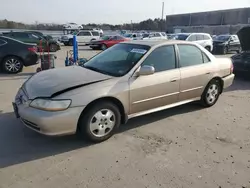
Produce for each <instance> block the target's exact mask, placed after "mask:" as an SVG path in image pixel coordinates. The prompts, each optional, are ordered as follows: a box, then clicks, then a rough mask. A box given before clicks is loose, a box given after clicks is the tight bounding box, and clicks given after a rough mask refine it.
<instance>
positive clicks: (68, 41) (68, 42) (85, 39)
mask: <svg viewBox="0 0 250 188" xmlns="http://www.w3.org/2000/svg"><path fill="white" fill-rule="evenodd" d="M73 36H74V35H73V34H69V35H63V36H62V37H61V39H60V42H62V43H63V44H64V45H65V46H72V45H73ZM99 39H100V33H99V32H98V31H89V30H80V31H78V32H77V33H76V40H77V42H78V44H89V43H90V42H91V41H93V40H99Z"/></svg>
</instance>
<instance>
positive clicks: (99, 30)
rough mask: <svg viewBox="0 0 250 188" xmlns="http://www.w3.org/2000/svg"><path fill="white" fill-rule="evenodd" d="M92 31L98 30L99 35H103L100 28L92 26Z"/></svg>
mask: <svg viewBox="0 0 250 188" xmlns="http://www.w3.org/2000/svg"><path fill="white" fill-rule="evenodd" d="M93 31H97V32H99V33H100V34H101V35H103V30H102V29H100V28H93Z"/></svg>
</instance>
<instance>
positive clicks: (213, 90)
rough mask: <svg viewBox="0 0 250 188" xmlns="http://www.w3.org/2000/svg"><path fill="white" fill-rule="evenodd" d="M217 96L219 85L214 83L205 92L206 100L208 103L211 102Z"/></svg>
mask: <svg viewBox="0 0 250 188" xmlns="http://www.w3.org/2000/svg"><path fill="white" fill-rule="evenodd" d="M218 96H219V87H218V86H217V85H216V84H212V85H210V86H209V88H208V90H207V94H206V100H207V102H208V103H209V104H213V103H214V102H215V101H216V100H217V98H218Z"/></svg>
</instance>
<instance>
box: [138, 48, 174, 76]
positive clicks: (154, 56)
mask: <svg viewBox="0 0 250 188" xmlns="http://www.w3.org/2000/svg"><path fill="white" fill-rule="evenodd" d="M142 65H149V66H153V67H154V68H155V72H161V71H166V70H171V69H175V67H176V66H175V50H174V46H162V47H159V48H157V49H155V50H154V51H153V52H152V53H151V54H150V55H149V56H148V57H147V58H146V59H145V61H144V62H143V63H142Z"/></svg>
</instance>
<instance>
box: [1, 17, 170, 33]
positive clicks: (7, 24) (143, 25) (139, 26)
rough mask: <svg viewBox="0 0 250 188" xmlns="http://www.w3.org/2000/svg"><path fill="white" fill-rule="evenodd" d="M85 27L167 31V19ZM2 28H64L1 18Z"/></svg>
mask: <svg viewBox="0 0 250 188" xmlns="http://www.w3.org/2000/svg"><path fill="white" fill-rule="evenodd" d="M82 26H83V28H85V29H92V28H101V29H103V30H151V31H166V21H165V20H163V19H159V18H156V19H154V20H153V19H148V20H144V21H142V22H139V23H127V24H118V25H111V24H94V23H89V24H82ZM0 28H1V29H29V30H62V29H63V27H62V25H60V24H42V23H36V24H24V23H21V22H14V21H9V20H6V19H5V20H0Z"/></svg>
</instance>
